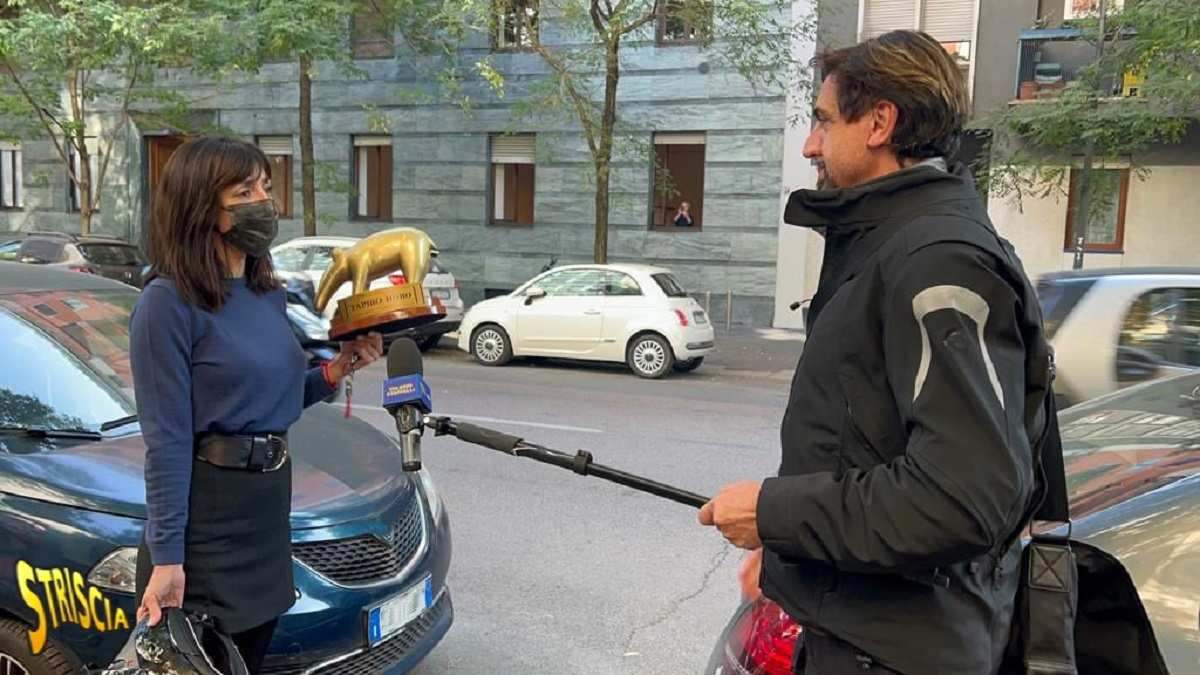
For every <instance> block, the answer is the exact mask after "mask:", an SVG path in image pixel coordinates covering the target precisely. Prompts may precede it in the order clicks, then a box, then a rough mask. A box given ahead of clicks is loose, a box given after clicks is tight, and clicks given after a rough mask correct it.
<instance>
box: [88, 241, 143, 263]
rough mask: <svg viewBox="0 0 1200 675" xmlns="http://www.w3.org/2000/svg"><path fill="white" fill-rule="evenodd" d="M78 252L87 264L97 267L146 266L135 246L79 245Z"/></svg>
mask: <svg viewBox="0 0 1200 675" xmlns="http://www.w3.org/2000/svg"><path fill="white" fill-rule="evenodd" d="M79 252H80V253H82V254H83V257H84V258H85V259H87V261H88V262H91V263H95V264H97V265H121V266H126V267H129V266H134V265H139V266H140V265H146V264H148V263H147V261H146V258H145V257H144V256H143V255H142V252H141V251H139V250H138V249H137V247H136V246H125V245H121V244H80V245H79Z"/></svg>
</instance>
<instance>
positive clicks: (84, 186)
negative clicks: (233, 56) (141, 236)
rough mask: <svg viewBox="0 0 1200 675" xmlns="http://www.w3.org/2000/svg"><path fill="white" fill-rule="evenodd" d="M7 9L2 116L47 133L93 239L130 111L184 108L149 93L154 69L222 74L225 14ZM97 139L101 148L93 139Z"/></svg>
mask: <svg viewBox="0 0 1200 675" xmlns="http://www.w3.org/2000/svg"><path fill="white" fill-rule="evenodd" d="M0 4H4V3H2V2H0ZM7 5H8V9H7V11H6V12H5V13H4V14H3V15H2V16H3V18H0V118H3V119H5V120H6V121H7V124H6V127H7V129H6V131H7V135H9V136H14V137H17V138H20V137H23V136H34V135H36V136H46V137H48V138H49V139H50V140H51V141H52V142H53V144H54V148H55V150H56V151H57V153H58V156H59V158H60V159H61V160H62V162H63V165H64V166H65V167H66V170H67V174H68V176H69V177H70V180H71V183H72V185H73V187H74V188H75V189H76V190H77V191H78V194H79V195H80V203H79V204H78V207H79V226H80V231H81V232H82V233H84V234H87V233H88V232H90V231H91V226H92V217H93V214H94V213H95V212H96V211H97V210H98V209H99V208H100V206H101V204H102V202H103V197H104V178H105V175H106V173H107V171H108V167H109V162H110V160H111V159H112V149H113V145H114V143H115V142H116V141H117V140H118V139H120V138H122V137H123V135H124V132H125V129H126V128H127V127H128V124H129V120H130V114H131V112H132V111H134V110H135V109H136V108H137V107H139V106H144V107H146V108H147V109H148V110H152V111H154V112H155V113H156V114H159V115H162V116H163V117H164V118H172V117H175V116H178V113H180V112H181V111H182V109H183V108H185V107H186V101H185V100H184V99H183V98H182V97H181V96H179V95H177V94H175V93H174V92H172V91H170V90H169V89H161V88H155V87H153V86H151V85H152V81H153V78H154V76H155V71H156V70H157V69H158V68H162V67H168V66H177V65H185V64H189V65H191V66H192V67H195V68H204V69H219V68H220V65H219V64H221V63H223V62H225V61H226V60H227V59H226V57H225V55H224V54H223V46H222V45H223V44H224V41H223V40H222V39H221V37H222V34H223V20H224V17H223V16H221V15H220V14H218V13H213V12H211V11H209V9H210V8H208V7H201V6H199V5H198V4H193V3H190V2H184V1H180V2H136V1H133V0H7ZM110 114H115V115H116V116H117V123H116V124H115V125H105V124H98V123H97V122H98V118H100V117H102V116H104V115H110ZM92 132H95V134H96V135H95V139H96V140H95V145H94V146H93V145H92V144H91V143H89V142H88V136H89V134H90V133H92ZM93 147H94V148H95V150H93ZM93 156H95V165H96V169H97V170H96V175H93V170H92V167H93ZM76 160H77V161H76Z"/></svg>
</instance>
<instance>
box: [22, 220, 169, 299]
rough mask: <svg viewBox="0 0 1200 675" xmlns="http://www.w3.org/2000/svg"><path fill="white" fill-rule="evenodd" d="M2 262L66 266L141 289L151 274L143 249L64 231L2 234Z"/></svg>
mask: <svg viewBox="0 0 1200 675" xmlns="http://www.w3.org/2000/svg"><path fill="white" fill-rule="evenodd" d="M0 260H3V261H11V262H21V263H32V264H36V265H50V266H54V267H65V268H67V269H69V270H71V271H72V272H84V273H86V274H98V275H100V276H102V277H106V278H108V279H114V280H116V281H120V282H122V283H126V284H129V285H130V286H136V287H138V288H141V287H142V286H143V285H144V284H145V283H146V277H147V275H148V274H149V273H150V263H149V261H147V260H146V256H144V255H142V251H141V249H139V248H138V247H137V246H135V245H133V244H130V243H129V242H127V241H122V240H120V239H114V238H111V237H100V236H91V235H87V236H84V235H77V234H69V233H63V232H6V233H4V234H3V235H0Z"/></svg>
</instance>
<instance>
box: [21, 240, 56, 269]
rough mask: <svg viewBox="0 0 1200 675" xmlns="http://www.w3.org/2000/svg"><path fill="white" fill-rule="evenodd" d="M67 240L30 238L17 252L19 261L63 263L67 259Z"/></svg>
mask: <svg viewBox="0 0 1200 675" xmlns="http://www.w3.org/2000/svg"><path fill="white" fill-rule="evenodd" d="M65 244H66V240H65V239H59V238H57V237H55V238H53V239H51V238H41V237H30V238H28V239H26V240H25V241H23V242H22V243H21V248H20V249H19V250H18V251H17V259H18V260H20V261H21V262H31V263H38V264H45V263H56V262H62V261H63V259H64V258H65V255H64V248H65Z"/></svg>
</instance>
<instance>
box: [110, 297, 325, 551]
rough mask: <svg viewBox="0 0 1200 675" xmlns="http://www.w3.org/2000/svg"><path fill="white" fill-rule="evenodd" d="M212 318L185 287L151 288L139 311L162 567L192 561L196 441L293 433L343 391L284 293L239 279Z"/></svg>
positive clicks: (145, 423)
mask: <svg viewBox="0 0 1200 675" xmlns="http://www.w3.org/2000/svg"><path fill="white" fill-rule="evenodd" d="M229 284H230V286H229V292H228V294H227V295H226V298H225V304H224V305H223V306H222V307H221V309H219V310H218V311H216V312H207V311H205V310H203V309H200V308H198V307H196V306H195V305H191V304H188V303H187V302H185V301H184V300H183V298H182V297H180V295H179V293H178V291H177V290H176V289H175V285H174V284H173V283H172V282H171V281H170V280H168V279H162V278H158V279H155V280H154V281H152V282H150V283H149V284H147V286H146V289H145V290H144V291H143V292H142V294H141V297H140V298H139V299H138V302H137V305H136V306H135V307H134V310H133V317H132V319H131V322H132V323H131V327H130V360H131V365H132V366H133V382H134V391H135V393H136V396H137V409H138V416H139V418H140V420H141V426H142V435H143V437H144V438H145V442H146V508H147V516H148V522H147V525H146V540H147V543H148V544H149V547H150V557H151V559H152V561H153V563H154V564H155V565H177V564H182V563H183V561H184V552H183V549H184V532H185V530H186V528H187V521H188V496H189V492H190V487H191V479H192V458H193V444H194V439H195V437H196V436H197V435H198V434H201V433H205V432H213V433H225V434H252V433H267V432H283V431H286V430H287V428H288V427H290V426H291V425H292V423H293V422H295V421H296V420H297V419H299V418H300V413H301V411H302V410H303V409H304V408H306V407H308V406H310V405H312V404H313V403H315V402H317V401H319V400H321V399H323V398H325V397H326V396H329V395H330V394H331V393H333V390H332V389H331V388H330V387H329V385H328V384H326V382H325V378H324V377H322V376H321V370H320V369H319V368H314V369H311V370H306V368H307V364H306V362H305V357H304V352H303V350H301V348H300V345H299V343H298V342H297V341H296V338H295V336H294V335H293V334H292V331H291V326H290V325H289V323H288V320H287V312H286V300H285V296H284V292H283V291H282V290H278V291H272V292H269V293H264V294H262V295H257V294H255V293H254V292H253V291H251V290H250V289H249V287H247V285H246V281H245V279H231V280H229Z"/></svg>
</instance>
